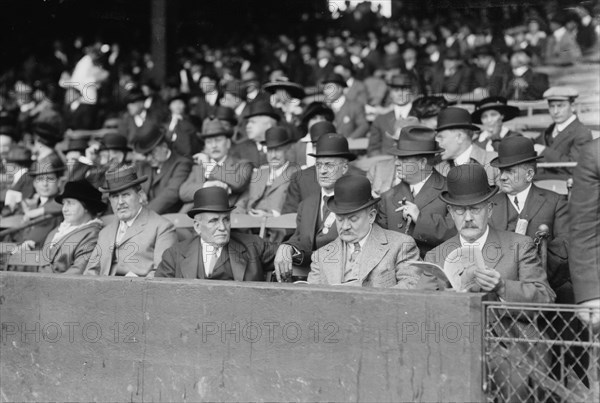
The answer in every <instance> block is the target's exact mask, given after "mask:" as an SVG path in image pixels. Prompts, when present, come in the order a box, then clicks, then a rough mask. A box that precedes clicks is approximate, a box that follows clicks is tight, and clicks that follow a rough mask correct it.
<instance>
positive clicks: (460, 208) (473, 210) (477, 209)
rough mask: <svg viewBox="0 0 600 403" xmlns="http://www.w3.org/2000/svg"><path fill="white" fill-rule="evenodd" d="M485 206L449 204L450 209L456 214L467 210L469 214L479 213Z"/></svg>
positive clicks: (462, 213)
mask: <svg viewBox="0 0 600 403" xmlns="http://www.w3.org/2000/svg"><path fill="white" fill-rule="evenodd" d="M486 207H487V204H486V205H483V206H481V205H480V206H466V207H465V206H451V207H450V208H451V209H452V211H454V213H455V214H456V215H465V213H466V212H467V210H469V211H470V212H471V214H479V213H481V211H482V210H483V209H484V208H486Z"/></svg>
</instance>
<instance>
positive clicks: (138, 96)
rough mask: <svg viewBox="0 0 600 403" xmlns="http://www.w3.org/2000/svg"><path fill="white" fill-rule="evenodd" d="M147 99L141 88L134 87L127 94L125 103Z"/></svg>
mask: <svg viewBox="0 0 600 403" xmlns="http://www.w3.org/2000/svg"><path fill="white" fill-rule="evenodd" d="M145 99H146V95H144V92H143V91H142V90H141V89H139V88H137V87H136V88H132V89H131V90H130V91H129V92H128V93H127V95H125V103H126V104H132V103H134V102H140V101H144V100H145Z"/></svg>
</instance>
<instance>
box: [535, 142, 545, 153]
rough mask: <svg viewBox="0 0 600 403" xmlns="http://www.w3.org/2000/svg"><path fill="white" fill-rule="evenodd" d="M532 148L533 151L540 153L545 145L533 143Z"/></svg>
mask: <svg viewBox="0 0 600 403" xmlns="http://www.w3.org/2000/svg"><path fill="white" fill-rule="evenodd" d="M533 149H534V150H535V152H536V153H537V154H538V155H540V154H541V153H543V152H544V150H545V149H546V146H544V145H542V144H534V145H533Z"/></svg>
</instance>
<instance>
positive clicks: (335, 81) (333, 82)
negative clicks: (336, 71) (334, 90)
mask: <svg viewBox="0 0 600 403" xmlns="http://www.w3.org/2000/svg"><path fill="white" fill-rule="evenodd" d="M327 84H336V85H339V86H340V87H343V88H348V83H346V82H345V81H339V80H329V81H323V85H327Z"/></svg>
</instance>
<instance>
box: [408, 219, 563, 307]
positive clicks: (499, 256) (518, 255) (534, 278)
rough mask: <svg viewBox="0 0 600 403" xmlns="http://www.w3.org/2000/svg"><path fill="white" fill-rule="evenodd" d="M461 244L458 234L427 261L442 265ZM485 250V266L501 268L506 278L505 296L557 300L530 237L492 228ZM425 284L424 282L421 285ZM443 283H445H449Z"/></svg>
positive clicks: (525, 300) (533, 300)
mask: <svg viewBox="0 0 600 403" xmlns="http://www.w3.org/2000/svg"><path fill="white" fill-rule="evenodd" d="M460 247H461V243H460V238H459V236H458V235H455V236H453V237H452V238H450V239H449V240H447V241H446V242H444V243H443V244H441V245H439V246H438V247H436V248H435V249H433V250H431V251H430V252H429V253H427V255H426V256H425V261H426V262H431V263H435V264H437V265H439V266H442V267H443V266H444V260H445V259H446V257H447V256H448V255H449V254H450V252H452V251H453V250H455V249H457V248H460ZM482 251H483V259H484V261H485V264H486V266H487V267H488V268H490V269H495V270H497V271H498V272H500V276H501V277H502V279H503V280H504V281H505V284H506V285H505V287H506V288H505V291H504V294H503V295H500V297H501V298H502V299H503V300H505V301H507V302H535V303H550V302H553V301H554V299H555V294H554V291H552V288H550V285H549V284H548V280H547V277H546V272H545V271H544V269H543V268H542V265H541V263H540V259H539V257H538V255H537V251H536V247H535V244H534V243H533V241H532V239H531V238H529V237H527V236H524V235H519V234H515V233H513V232H507V231H498V230H496V229H493V228H490V229H489V233H488V237H487V240H486V242H485V244H484V245H483V250H482ZM423 277H426V276H423ZM423 284H424V283H423V282H421V283H420V286H421V285H423ZM440 286H441V287H446V286H448V284H446V285H443V284H440Z"/></svg>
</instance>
